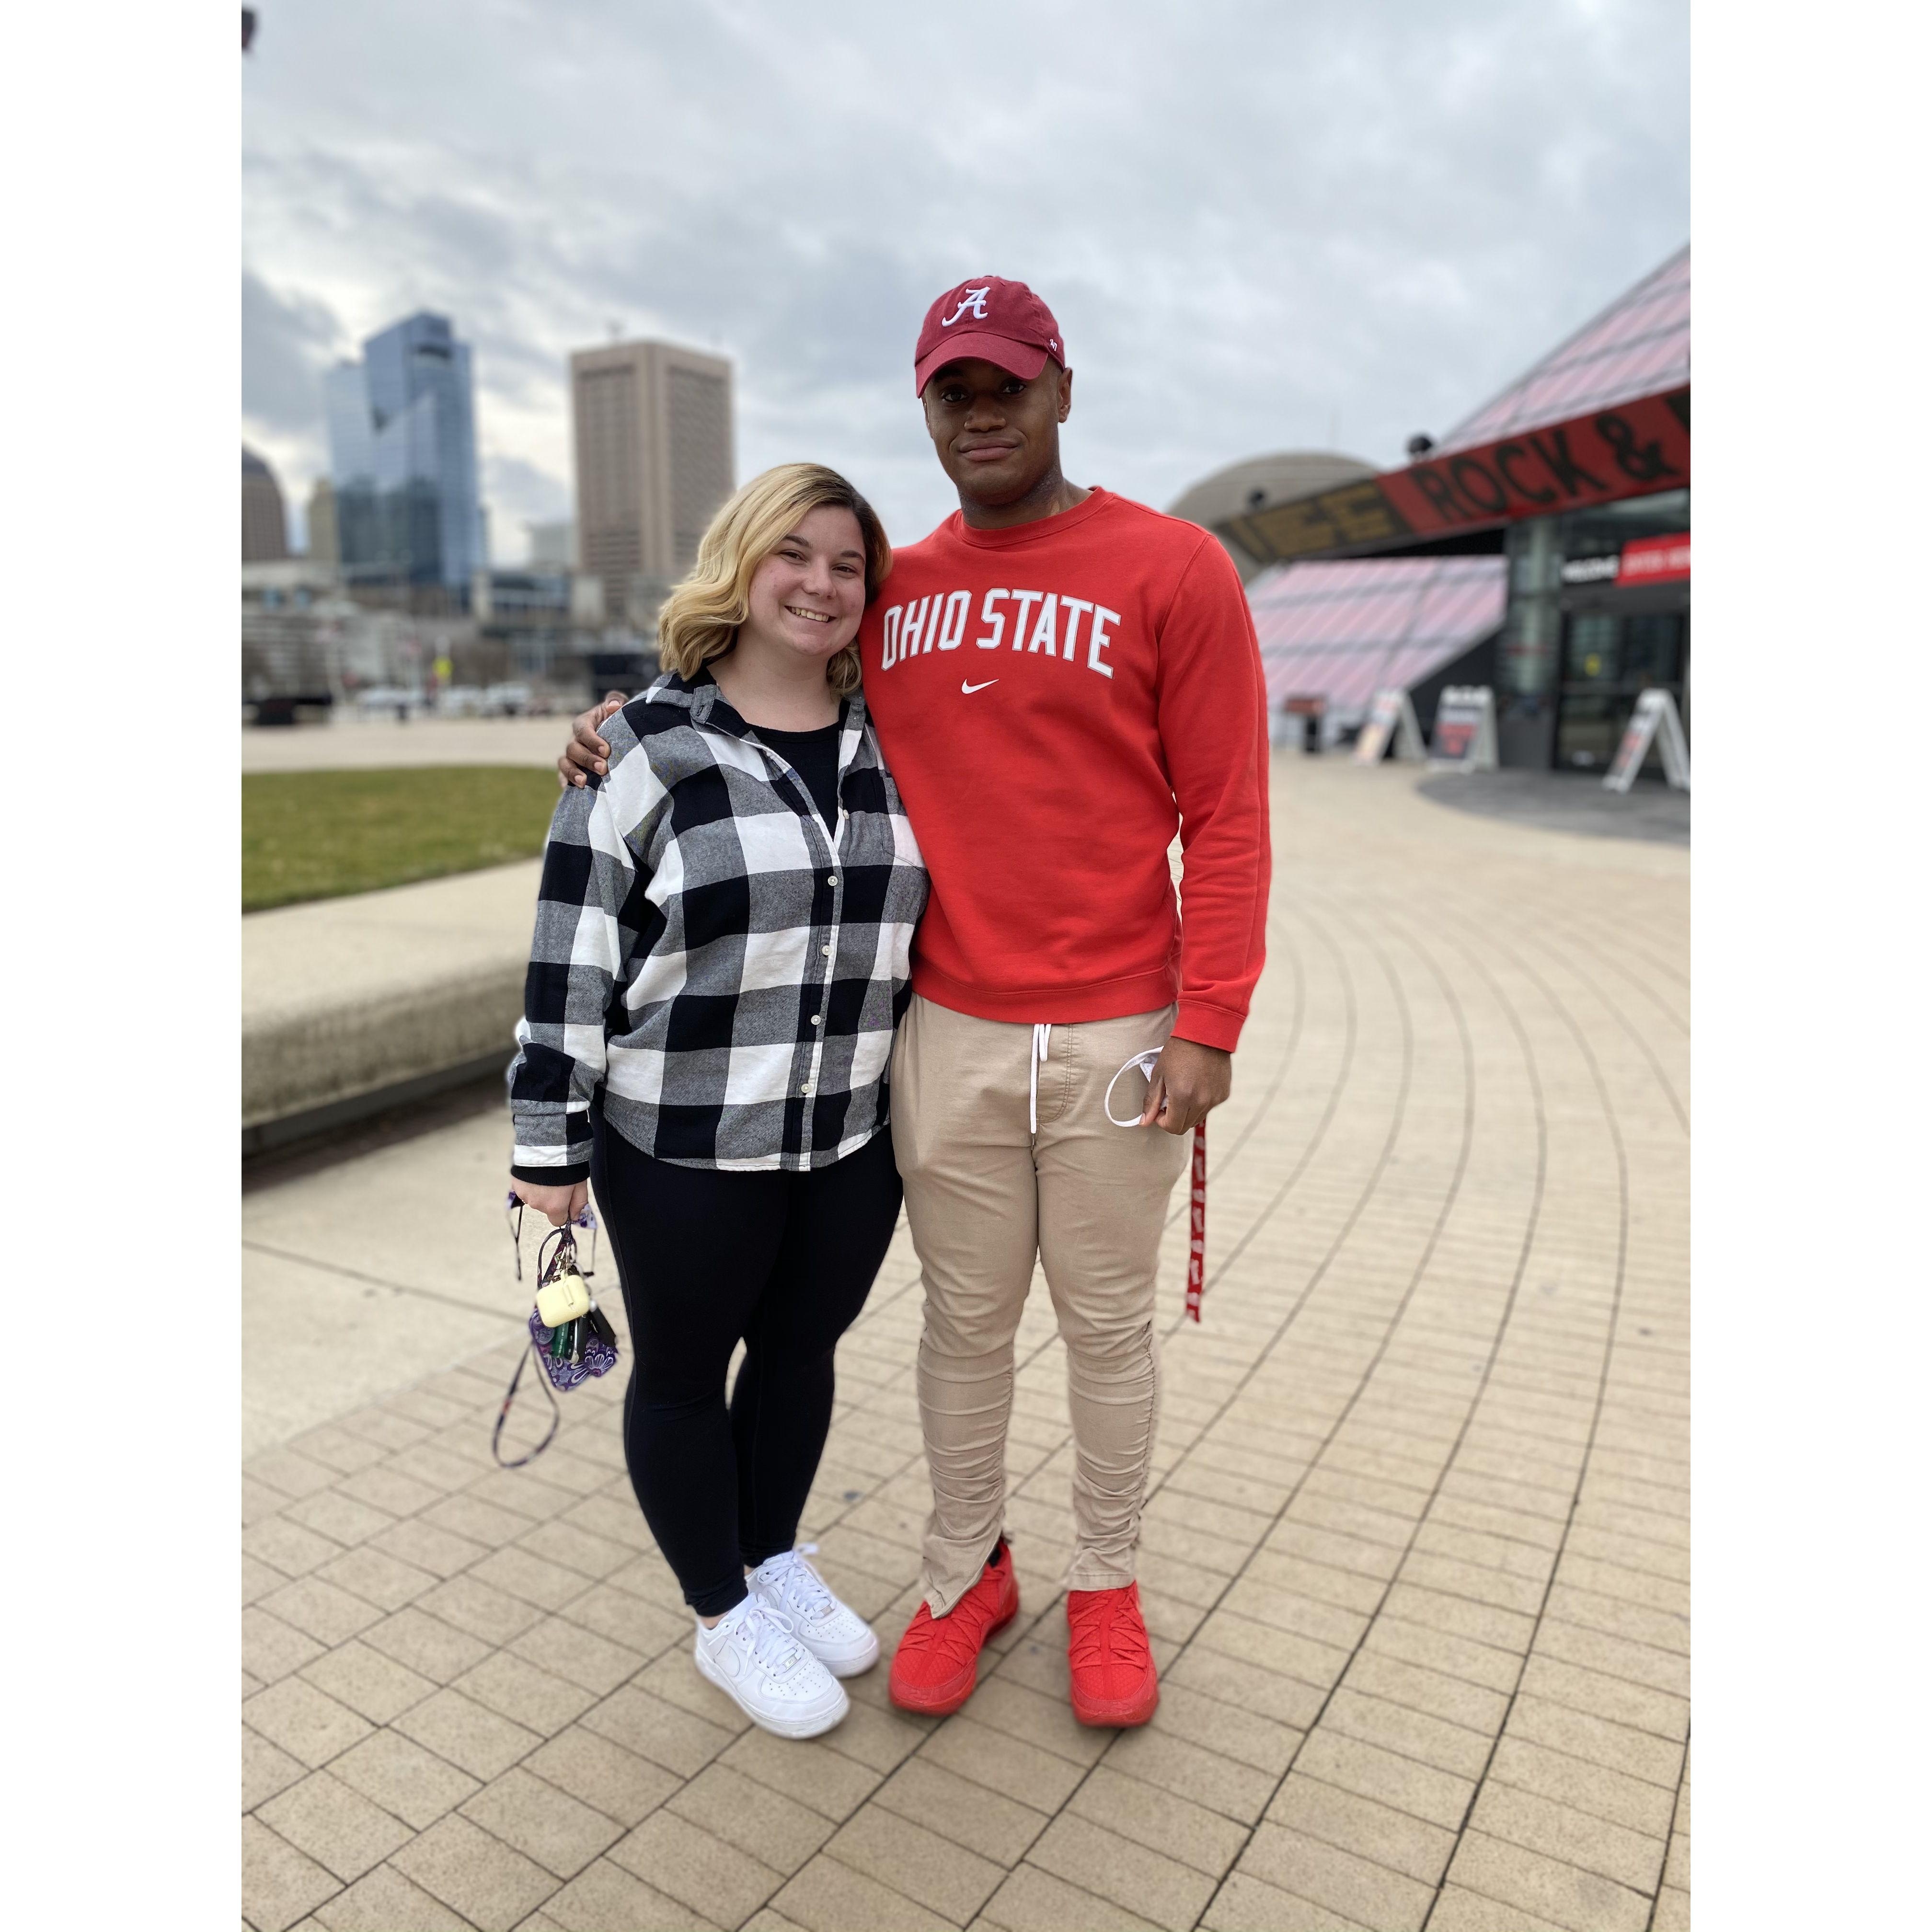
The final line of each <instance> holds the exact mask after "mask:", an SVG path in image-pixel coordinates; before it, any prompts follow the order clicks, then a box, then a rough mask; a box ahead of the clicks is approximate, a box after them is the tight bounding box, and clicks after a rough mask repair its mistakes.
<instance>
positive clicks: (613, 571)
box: [570, 342, 735, 627]
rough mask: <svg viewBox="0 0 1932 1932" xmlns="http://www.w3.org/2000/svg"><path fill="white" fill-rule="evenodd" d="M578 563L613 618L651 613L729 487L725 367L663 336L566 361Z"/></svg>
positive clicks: (583, 352) (638, 620)
mask: <svg viewBox="0 0 1932 1932" xmlns="http://www.w3.org/2000/svg"><path fill="white" fill-rule="evenodd" d="M570 388H571V419H572V424H573V428H574V434H575V439H576V462H577V559H576V562H577V568H579V569H580V570H581V571H584V572H585V573H586V574H589V575H590V576H592V577H597V578H599V579H600V580H601V582H602V583H603V586H604V610H605V612H606V613H607V616H609V618H610V620H611V621H612V622H617V621H619V620H620V619H625V618H628V619H629V621H630V622H632V623H633V624H635V625H640V627H641V626H642V625H647V624H649V622H652V621H654V620H655V616H656V610H657V605H658V603H660V602H661V601H662V599H663V596H664V592H665V591H666V590H667V589H669V587H670V585H672V584H673V583H675V582H676V580H678V578H679V577H682V575H683V574H685V571H688V569H689V568H691V565H692V563H693V562H694V561H695V560H696V559H697V544H698V539H699V538H700V537H702V536H703V534H704V530H705V526H706V525H707V524H708V523H709V522H710V520H711V518H712V515H713V514H714V513H715V511H716V510H717V508H718V505H720V504H721V503H722V502H724V499H726V498H727V496H730V493H731V491H732V489H733V487H734V485H733V478H734V475H735V469H734V466H733V460H732V422H731V365H730V363H729V362H727V361H725V360H724V359H723V358H722V357H721V356H706V355H704V354H703V353H700V351H698V350H694V349H682V348H679V347H677V346H676V344H672V343H668V342H613V343H611V344H609V345H608V346H607V347H604V348H601V349H580V350H577V351H576V352H575V353H574V354H573V355H572V356H571V359H570Z"/></svg>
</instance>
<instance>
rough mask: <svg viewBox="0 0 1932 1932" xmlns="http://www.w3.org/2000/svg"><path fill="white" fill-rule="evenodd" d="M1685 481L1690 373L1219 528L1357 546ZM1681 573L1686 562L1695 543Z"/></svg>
mask: <svg viewBox="0 0 1932 1932" xmlns="http://www.w3.org/2000/svg"><path fill="white" fill-rule="evenodd" d="M1690 481H1691V391H1690V389H1689V387H1688V385H1687V386H1685V387H1683V388H1682V389H1672V390H1669V391H1666V392H1662V393H1660V394H1658V395H1653V396H1640V397H1638V398H1636V399H1635V400H1634V401H1631V402H1627V403H1619V404H1616V405H1615V406H1614V407H1612V408H1610V409H1604V410H1588V411H1586V413H1584V414H1583V415H1581V416H1572V417H1571V418H1569V419H1568V420H1566V421H1565V422H1556V423H1546V424H1544V425H1541V426H1539V427H1538V428H1535V429H1530V430H1525V431H1522V432H1520V434H1517V435H1514V436H1506V437H1502V438H1501V439H1499V440H1498V441H1496V442H1495V443H1484V444H1482V445H1481V446H1478V447H1477V448H1475V449H1459V450H1455V451H1452V452H1451V453H1449V454H1448V455H1443V456H1430V457H1427V458H1424V459H1423V460H1420V461H1418V462H1415V463H1409V464H1406V466H1404V467H1403V468H1402V469H1391V470H1388V471H1385V472H1384V473H1383V474H1382V475H1379V476H1371V477H1365V478H1363V479H1362V480H1361V481H1359V482H1355V483H1344V484H1339V485H1338V486H1337V487H1335V488H1334V489H1332V490H1318V491H1317V492H1316V493H1315V494H1314V495H1313V496H1298V497H1296V498H1295V499H1292V501H1290V502H1286V503H1278V504H1275V505H1272V506H1271V507H1269V508H1263V509H1259V510H1255V511H1250V512H1248V513H1247V514H1245V515H1243V516H1238V517H1229V519H1228V520H1226V522H1225V523H1220V524H1217V526H1216V528H1217V529H1219V530H1220V532H1221V534H1222V535H1224V536H1227V537H1230V538H1232V539H1233V540H1234V541H1235V542H1236V543H1238V544H1240V545H1241V547H1242V548H1243V549H1244V550H1247V552H1248V553H1250V555H1251V556H1258V557H1263V558H1265V559H1268V560H1269V561H1271V562H1288V561H1291V560H1293V559H1297V558H1301V557H1316V556H1361V555H1366V554H1369V553H1375V552H1380V551H1385V550H1392V549H1395V548H1397V547H1400V546H1402V545H1403V544H1408V543H1411V542H1415V541H1427V540H1430V539H1433V538H1446V537H1456V536H1460V535H1465V534H1466V533H1467V532H1471V531H1475V530H1480V529H1497V528H1499V527H1500V526H1502V525H1505V524H1507V523H1514V522H1516V521H1517V520H1519V519H1520V518H1522V517H1547V516H1551V515H1553V514H1556V512H1557V511H1559V510H1579V509H1586V508H1590V507H1592V506H1593V505H1597V504H1600V503H1614V502H1619V501H1621V500H1622V499H1623V498H1625V497H1626V496H1653V495H1655V494H1656V493H1657V492H1658V491H1659V490H1682V489H1685V488H1687V487H1688V486H1689V484H1690ZM1682 574H1684V575H1685V576H1688V575H1689V574H1690V560H1689V558H1688V555H1687V556H1685V561H1684V569H1683V572H1682ZM1632 580H1633V581H1643V582H1653V583H1654V582H1656V581H1658V580H1659V579H1658V577H1655V576H1654V575H1647V576H1643V577H1634V578H1633V579H1632Z"/></svg>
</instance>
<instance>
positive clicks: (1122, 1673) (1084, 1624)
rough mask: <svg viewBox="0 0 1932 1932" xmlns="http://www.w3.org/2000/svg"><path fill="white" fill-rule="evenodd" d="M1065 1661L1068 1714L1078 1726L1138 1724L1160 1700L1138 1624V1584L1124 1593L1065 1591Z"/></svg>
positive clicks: (1145, 1640)
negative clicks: (1069, 1683) (1069, 1701)
mask: <svg viewBox="0 0 1932 1932" xmlns="http://www.w3.org/2000/svg"><path fill="white" fill-rule="evenodd" d="M1067 1664H1068V1666H1069V1668H1070V1671H1071V1673H1072V1676H1073V1715H1075V1716H1076V1718H1079V1720H1080V1721H1081V1722H1082V1724H1106V1725H1112V1726H1117V1727H1120V1728H1121V1729H1123V1730H1124V1729H1125V1728H1126V1727H1128V1726H1129V1725H1131V1724H1145V1723H1146V1722H1147V1721H1148V1718H1151V1717H1152V1716H1153V1715H1154V1706H1156V1705H1157V1704H1158V1703H1160V1682H1159V1680H1158V1679H1157V1677H1156V1676H1155V1674H1154V1652H1152V1651H1151V1649H1148V1634H1147V1625H1145V1623H1143V1622H1142V1621H1141V1592H1140V1586H1139V1584H1138V1583H1130V1584H1129V1585H1128V1586H1127V1588H1126V1589H1124V1590H1069V1591H1068V1592H1067Z"/></svg>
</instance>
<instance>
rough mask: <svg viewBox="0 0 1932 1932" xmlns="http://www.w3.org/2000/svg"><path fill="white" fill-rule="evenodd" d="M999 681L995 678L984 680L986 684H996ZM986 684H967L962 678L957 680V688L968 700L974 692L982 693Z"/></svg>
mask: <svg viewBox="0 0 1932 1932" xmlns="http://www.w3.org/2000/svg"><path fill="white" fill-rule="evenodd" d="M999 681H1000V680H999V679H998V678H996V677H989V679H987V680H986V684H998V682H999ZM986 684H968V682H966V680H965V679H964V678H963V677H962V679H960V680H959V688H960V689H961V690H962V691H964V692H965V694H966V695H967V696H968V697H971V696H972V695H973V694H974V691H984V690H985V689H986Z"/></svg>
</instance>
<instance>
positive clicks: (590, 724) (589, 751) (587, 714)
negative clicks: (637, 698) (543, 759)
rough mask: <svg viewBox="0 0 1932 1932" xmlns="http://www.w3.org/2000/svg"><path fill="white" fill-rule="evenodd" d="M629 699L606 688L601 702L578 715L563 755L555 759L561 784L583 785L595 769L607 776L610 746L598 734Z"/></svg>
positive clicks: (597, 772) (558, 780) (558, 781)
mask: <svg viewBox="0 0 1932 1932" xmlns="http://www.w3.org/2000/svg"><path fill="white" fill-rule="evenodd" d="M628 702H629V700H628V699H627V698H626V697H625V695H624V694H623V693H622V691H606V692H605V693H604V697H603V700H602V701H601V703H596V704H593V705H592V706H591V707H590V709H589V710H588V711H580V712H578V713H577V716H576V718H574V720H573V721H572V722H571V727H570V742H569V743H568V744H567V745H565V746H564V748H563V756H562V757H560V758H559V759H558V760H557V761H556V781H557V783H558V784H559V785H562V786H565V787H568V786H571V785H577V786H581V785H582V784H583V781H584V780H585V779H586V778H587V777H588V776H589V774H590V773H591V772H595V773H596V774H597V775H598V777H599V778H601V777H602V776H603V775H604V771H605V769H606V766H605V765H604V760H605V759H606V758H607V757H610V746H609V745H607V744H605V743H604V740H603V739H601V738H600V737H598V735H597V727H598V725H600V724H602V723H603V721H604V719H605V718H608V717H609V716H610V714H611V713H612V712H613V711H621V710H622V709H623V708H624V706H625V704H626V703H628Z"/></svg>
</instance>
